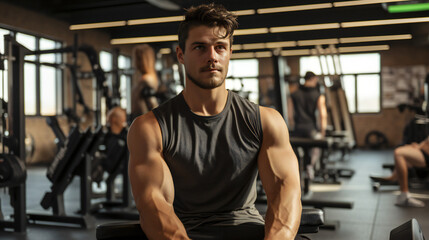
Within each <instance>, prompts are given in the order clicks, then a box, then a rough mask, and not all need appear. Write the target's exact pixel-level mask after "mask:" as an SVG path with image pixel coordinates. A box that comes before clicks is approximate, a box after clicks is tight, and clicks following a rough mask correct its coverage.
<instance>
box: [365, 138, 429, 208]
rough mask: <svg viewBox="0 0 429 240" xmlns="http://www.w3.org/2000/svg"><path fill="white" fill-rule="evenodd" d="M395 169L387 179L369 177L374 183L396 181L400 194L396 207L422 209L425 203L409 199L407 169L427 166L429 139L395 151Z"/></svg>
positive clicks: (428, 164) (428, 161)
mask: <svg viewBox="0 0 429 240" xmlns="http://www.w3.org/2000/svg"><path fill="white" fill-rule="evenodd" d="M394 156H395V169H394V170H393V173H392V175H391V176H389V177H374V176H370V177H371V179H372V180H374V181H398V182H399V189H400V191H401V194H400V195H399V196H398V198H397V199H396V205H397V206H401V207H424V206H425V203H424V202H422V201H420V200H418V199H415V198H413V197H411V195H410V192H409V189H408V168H410V167H422V168H423V167H428V166H429V137H427V138H426V139H425V140H423V141H422V142H420V143H412V144H408V145H404V146H401V147H398V148H396V149H395V152H394Z"/></svg>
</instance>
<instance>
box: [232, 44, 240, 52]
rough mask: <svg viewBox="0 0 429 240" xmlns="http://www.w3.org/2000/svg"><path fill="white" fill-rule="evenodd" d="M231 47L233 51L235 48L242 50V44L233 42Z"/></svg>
mask: <svg viewBox="0 0 429 240" xmlns="http://www.w3.org/2000/svg"><path fill="white" fill-rule="evenodd" d="M231 48H232V50H233V51H236V50H242V49H243V46H242V45H241V44H233V45H232V46H231Z"/></svg>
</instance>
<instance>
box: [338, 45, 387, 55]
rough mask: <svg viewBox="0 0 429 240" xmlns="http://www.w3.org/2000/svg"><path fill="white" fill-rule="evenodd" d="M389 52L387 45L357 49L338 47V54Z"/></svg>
mask: <svg viewBox="0 0 429 240" xmlns="http://www.w3.org/2000/svg"><path fill="white" fill-rule="evenodd" d="M384 50H389V45H374V46H359V47H339V48H338V52H339V53H350V52H373V51H384Z"/></svg>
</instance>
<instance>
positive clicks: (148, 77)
mask: <svg viewBox="0 0 429 240" xmlns="http://www.w3.org/2000/svg"><path fill="white" fill-rule="evenodd" d="M134 63H135V67H136V69H137V70H138V72H139V74H140V75H141V76H139V79H138V81H137V83H136V84H135V86H134V87H133V88H132V92H131V122H132V120H133V119H134V118H136V117H137V116H140V115H142V114H144V113H147V112H148V111H150V110H152V109H153V108H155V107H157V106H158V104H159V103H158V100H157V98H156V97H155V94H156V92H157V91H158V87H159V80H158V75H157V74H156V70H155V52H154V50H153V48H152V47H151V46H149V45H148V44H142V45H138V46H137V47H136V48H135V49H134Z"/></svg>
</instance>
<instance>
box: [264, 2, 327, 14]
mask: <svg viewBox="0 0 429 240" xmlns="http://www.w3.org/2000/svg"><path fill="white" fill-rule="evenodd" d="M322 8H332V3H320V4H308V5H297V6H288V7H275V8H260V9H258V10H257V12H258V13H259V14H266V13H279V12H292V11H304V10H313V9H322Z"/></svg>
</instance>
